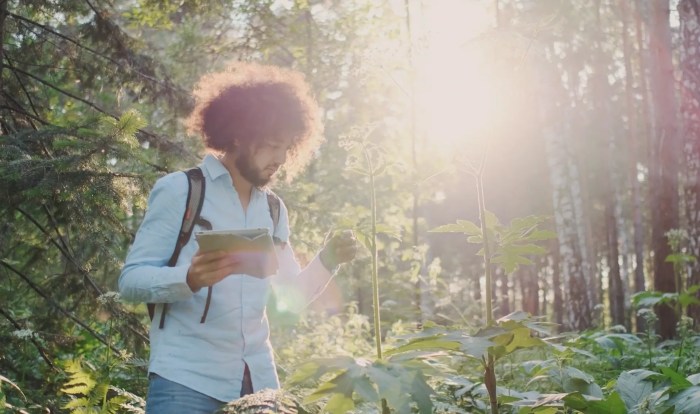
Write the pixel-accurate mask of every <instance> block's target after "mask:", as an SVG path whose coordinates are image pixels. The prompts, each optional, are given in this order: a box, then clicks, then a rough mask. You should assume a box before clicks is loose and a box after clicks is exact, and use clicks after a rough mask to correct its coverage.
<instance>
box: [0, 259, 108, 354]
mask: <svg viewBox="0 0 700 414" xmlns="http://www.w3.org/2000/svg"><path fill="white" fill-rule="evenodd" d="M0 264H2V265H3V266H5V267H6V268H7V269H9V270H10V271H12V273H14V274H16V275H17V276H19V277H20V278H21V279H22V280H24V281H25V282H26V283H27V284H28V285H29V287H31V288H32V290H34V291H35V292H36V293H38V294H39V296H41V297H42V298H44V299H45V300H46V301H47V302H48V303H49V304H50V305H51V306H53V307H54V308H56V309H57V310H58V311H59V312H60V313H61V314H63V315H64V316H66V317H67V318H68V319H70V320H72V321H73V322H75V323H76V324H77V325H78V326H80V327H81V328H83V329H85V330H86V331H87V332H88V333H89V334H90V335H92V336H93V337H94V338H95V339H97V340H98V341H100V342H102V343H103V344H104V345H106V346H107V347H108V348H109V349H111V350H112V352H114V354H115V355H119V354H120V352H119V350H118V349H117V348H115V347H114V346H112V344H110V343H109V342H108V341H107V340H106V339H105V338H104V337H103V336H102V335H100V334H99V333H97V332H95V331H94V330H93V329H92V328H90V327H89V326H88V325H87V324H86V323H85V322H83V321H81V320H80V319H78V318H77V317H76V316H74V315H72V314H71V313H70V312H68V311H66V310H65V309H63V308H62V307H61V306H60V305H59V304H58V303H56V301H54V300H53V299H52V298H51V297H50V296H49V295H47V294H46V293H44V292H43V291H42V290H41V289H40V288H39V287H38V286H37V285H35V284H34V282H32V281H31V279H30V278H29V277H28V276H27V275H25V274H23V273H22V272H20V271H19V270H17V269H15V268H14V267H13V266H12V265H11V264H9V263H7V262H6V261H5V259H2V260H0Z"/></svg>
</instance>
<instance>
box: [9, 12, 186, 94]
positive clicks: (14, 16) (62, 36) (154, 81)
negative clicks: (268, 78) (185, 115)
mask: <svg viewBox="0 0 700 414" xmlns="http://www.w3.org/2000/svg"><path fill="white" fill-rule="evenodd" d="M8 15H9V16H10V17H12V18H14V19H16V20H20V21H23V22H25V23H29V24H31V25H32V26H36V27H38V28H40V29H42V30H44V31H46V32H48V33H51V34H52V35H54V36H56V37H60V38H61V39H63V40H65V41H67V42H69V43H72V44H74V45H76V46H78V47H79V48H81V49H85V50H87V51H88V52H90V53H92V54H94V55H95V56H98V57H100V58H102V59H105V60H107V61H108V62H110V63H113V64H115V65H117V66H119V67H120V68H124V69H126V70H129V71H133V72H134V73H135V74H137V75H138V76H140V77H142V78H144V79H146V80H149V81H151V82H153V83H157V84H159V85H161V86H162V87H164V88H166V89H171V90H174V91H177V92H181V93H188V91H186V90H185V89H183V88H179V87H173V86H172V85H170V84H167V83H165V82H163V81H161V80H159V79H156V78H154V77H153V76H150V75H147V74H145V73H143V72H141V71H139V70H136V69H134V67H133V66H130V65H125V64H123V63H121V62H119V61H118V60H116V59H114V58H112V57H109V56H106V55H104V54H102V53H100V52H98V51H97V50H95V49H93V48H91V47H89V46H85V45H84V44H82V43H80V42H78V41H77V40H75V39H73V38H71V37H69V36H66V35H64V34H62V33H59V32H57V31H56V30H53V29H52V28H50V27H49V26H46V25H43V24H41V23H39V22H35V21H34V20H31V19H28V18H26V17H24V16H20V15H18V14H15V13H8Z"/></svg>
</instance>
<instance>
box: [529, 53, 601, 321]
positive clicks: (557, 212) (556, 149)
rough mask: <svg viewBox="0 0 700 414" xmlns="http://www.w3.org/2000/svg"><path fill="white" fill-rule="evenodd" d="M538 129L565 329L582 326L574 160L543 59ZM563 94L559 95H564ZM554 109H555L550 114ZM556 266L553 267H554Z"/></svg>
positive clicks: (585, 275) (584, 312) (556, 80)
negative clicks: (545, 166) (549, 193)
mask: <svg viewBox="0 0 700 414" xmlns="http://www.w3.org/2000/svg"><path fill="white" fill-rule="evenodd" d="M538 69H539V71H538V79H537V85H538V88H539V89H538V93H539V96H540V101H539V104H540V119H541V125H542V126H541V130H542V131H543V133H544V134H545V146H546V153H547V163H548V166H549V177H550V182H551V186H552V203H553V207H554V217H555V223H556V230H557V239H558V242H559V245H558V247H559V248H558V250H559V258H560V270H561V275H562V285H563V292H564V303H565V304H566V306H565V309H564V312H565V318H564V325H565V328H567V329H574V330H584V329H587V328H590V327H591V326H592V324H593V303H592V300H591V298H592V294H591V292H590V287H591V286H594V284H593V280H592V278H591V274H590V272H589V271H587V270H588V268H589V266H587V263H586V256H585V254H586V237H585V226H584V223H583V221H582V219H583V217H582V211H583V206H582V204H583V201H582V199H581V180H580V176H579V171H578V164H577V162H576V159H575V157H574V156H573V153H572V149H571V143H570V142H569V141H570V140H569V139H568V138H569V136H570V131H569V128H568V122H569V120H563V121H562V119H561V116H559V115H556V114H560V113H561V108H556V107H555V106H556V103H557V101H561V100H562V99H557V98H562V97H564V95H565V94H564V93H563V91H562V86H561V78H560V76H559V74H558V72H557V71H556V70H555V69H553V66H552V65H550V64H548V62H546V61H544V62H541V64H540V67H539V68H538ZM564 98H565V97H564ZM555 111H556V113H555ZM556 271H557V270H556V269H555V272H556Z"/></svg>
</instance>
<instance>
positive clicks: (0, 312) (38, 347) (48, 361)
mask: <svg viewBox="0 0 700 414" xmlns="http://www.w3.org/2000/svg"><path fill="white" fill-rule="evenodd" d="M0 315H2V316H4V317H5V319H7V320H8V321H10V323H11V324H12V325H13V326H14V327H15V329H17V330H20V329H22V326H21V325H20V324H19V323H18V322H17V321H16V320H14V319H12V316H10V314H9V313H7V312H5V310H4V309H3V308H2V307H0ZM29 340H30V341H31V343H32V344H33V345H34V347H35V348H36V350H37V351H39V355H41V358H42V359H43V360H44V361H45V362H46V364H47V365H48V366H49V367H51V369H53V370H54V371H59V370H58V368H56V366H55V365H54V364H53V363H52V362H51V359H50V358H49V357H48V355H46V351H45V350H44V348H42V347H41V344H40V343H39V341H37V340H36V338H34V335H32V336H30V337H29Z"/></svg>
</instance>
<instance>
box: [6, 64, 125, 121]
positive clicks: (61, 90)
mask: <svg viewBox="0 0 700 414" xmlns="http://www.w3.org/2000/svg"><path fill="white" fill-rule="evenodd" d="M7 67H9V68H10V69H11V70H13V71H16V72H19V73H21V74H23V75H24V76H27V77H29V78H32V79H34V80H35V81H37V82H39V83H41V84H43V85H46V86H48V87H49V88H51V89H54V90H56V91H58V92H60V93H62V94H63V95H66V96H68V97H69V98H72V99H75V100H76V101H80V102H82V103H84V104H85V105H87V106H89V107H91V108H93V109H95V110H97V111H98V112H100V113H102V114H105V115H108V116H111V117H112V118H114V119H118V118H117V117H116V116H114V115H112V114H110V113H109V112H107V111H106V110H104V109H102V108H100V107H99V106H98V105H97V104H95V103H92V102H90V101H88V100H87V99H84V98H81V97H79V96H77V95H74V94H72V93H70V92H68V91H67V90H65V89H62V88H60V87H58V86H56V85H54V84H52V83H51V82H49V81H47V80H44V79H42V78H40V77H38V76H36V75H33V74H31V73H29V72H26V71H24V70H22V69H20V68H17V67H15V66H13V65H12V63H10V62H9V59H8V62H7Z"/></svg>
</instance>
